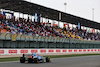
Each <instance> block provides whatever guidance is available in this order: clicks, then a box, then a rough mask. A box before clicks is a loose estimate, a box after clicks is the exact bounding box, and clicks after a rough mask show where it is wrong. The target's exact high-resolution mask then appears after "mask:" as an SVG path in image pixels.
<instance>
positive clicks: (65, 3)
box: [64, 3, 67, 12]
mask: <svg viewBox="0 0 100 67" xmlns="http://www.w3.org/2000/svg"><path fill="white" fill-rule="evenodd" d="M66 5H67V3H64V6H65V12H66Z"/></svg>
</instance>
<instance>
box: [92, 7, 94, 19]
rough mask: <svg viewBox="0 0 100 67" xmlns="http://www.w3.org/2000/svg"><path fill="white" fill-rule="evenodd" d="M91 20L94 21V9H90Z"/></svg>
mask: <svg viewBox="0 0 100 67" xmlns="http://www.w3.org/2000/svg"><path fill="white" fill-rule="evenodd" d="M92 20H93V21H94V8H93V9H92Z"/></svg>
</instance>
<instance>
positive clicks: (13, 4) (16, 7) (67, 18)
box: [0, 0, 100, 30]
mask: <svg viewBox="0 0 100 67" xmlns="http://www.w3.org/2000/svg"><path fill="white" fill-rule="evenodd" d="M0 9H6V10H11V11H15V12H21V13H24V14H29V15H34V14H35V13H38V14H42V17H45V18H48V19H52V20H57V21H58V20H59V13H61V15H62V18H61V20H60V21H62V22H67V23H71V24H76V25H77V24H78V23H81V25H82V26H85V27H90V28H95V29H99V30H100V23H97V22H95V21H91V20H88V19H84V18H81V17H78V16H74V15H71V14H68V13H64V12H61V11H58V10H55V9H51V8H48V7H44V6H41V5H37V4H34V3H30V2H27V1H24V0H0Z"/></svg>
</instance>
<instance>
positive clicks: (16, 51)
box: [0, 49, 100, 55]
mask: <svg viewBox="0 0 100 67" xmlns="http://www.w3.org/2000/svg"><path fill="white" fill-rule="evenodd" d="M34 52H37V53H38V54H53V53H90V52H91V53H92V52H94V53H95V52H96V53H100V49H0V55H16V54H23V53H24V54H31V53H34Z"/></svg>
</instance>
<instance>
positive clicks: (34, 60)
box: [20, 54, 50, 63]
mask: <svg viewBox="0 0 100 67" xmlns="http://www.w3.org/2000/svg"><path fill="white" fill-rule="evenodd" d="M25 61H28V63H40V62H42V63H44V62H50V57H45V58H44V57H42V56H39V55H38V56H31V55H29V54H28V55H26V54H23V55H22V57H20V63H25Z"/></svg>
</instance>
